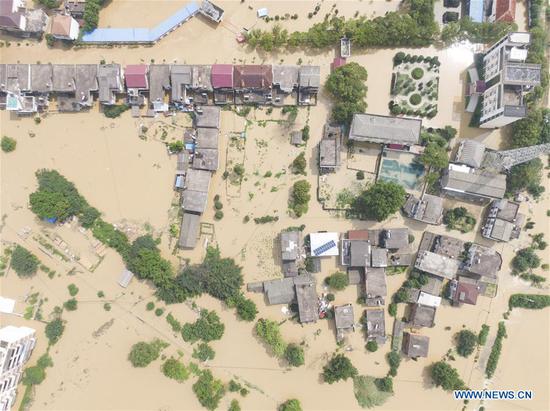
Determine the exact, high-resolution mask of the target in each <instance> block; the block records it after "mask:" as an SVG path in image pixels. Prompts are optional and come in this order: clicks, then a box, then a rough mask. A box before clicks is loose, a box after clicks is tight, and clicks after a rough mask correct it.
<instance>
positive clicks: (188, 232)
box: [178, 212, 201, 249]
mask: <svg viewBox="0 0 550 411" xmlns="http://www.w3.org/2000/svg"><path fill="white" fill-rule="evenodd" d="M200 219H201V217H200V215H199V214H194V213H185V212H184V213H183V218H182V220H181V227H180V237H179V241H178V246H179V247H180V248H188V249H191V248H195V246H196V245H197V239H198V238H199V227H200Z"/></svg>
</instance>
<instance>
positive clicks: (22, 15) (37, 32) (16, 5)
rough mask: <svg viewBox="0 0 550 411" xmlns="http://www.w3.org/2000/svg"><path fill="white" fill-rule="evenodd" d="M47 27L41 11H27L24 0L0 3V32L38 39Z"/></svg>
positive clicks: (10, 0) (45, 17)
mask: <svg viewBox="0 0 550 411" xmlns="http://www.w3.org/2000/svg"><path fill="white" fill-rule="evenodd" d="M47 25H48V15H47V14H46V13H44V11H43V10H42V9H34V10H32V9H27V7H26V2H25V1H24V0H2V1H0V30H2V31H6V32H8V33H10V34H12V35H17V36H21V37H40V36H41V35H42V34H43V33H44V31H45V30H46V27H47Z"/></svg>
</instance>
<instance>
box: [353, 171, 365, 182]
mask: <svg viewBox="0 0 550 411" xmlns="http://www.w3.org/2000/svg"><path fill="white" fill-rule="evenodd" d="M355 178H357V180H364V179H365V172H364V171H361V170H359V171H358V172H357V173H355Z"/></svg>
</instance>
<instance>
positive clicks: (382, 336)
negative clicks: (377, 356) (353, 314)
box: [365, 310, 386, 345]
mask: <svg viewBox="0 0 550 411" xmlns="http://www.w3.org/2000/svg"><path fill="white" fill-rule="evenodd" d="M365 324H366V328H367V341H376V342H377V343H378V345H382V344H384V343H385V342H386V320H385V318H384V310H366V311H365Z"/></svg>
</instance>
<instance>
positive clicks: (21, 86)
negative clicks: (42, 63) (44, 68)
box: [6, 64, 31, 93]
mask: <svg viewBox="0 0 550 411" xmlns="http://www.w3.org/2000/svg"><path fill="white" fill-rule="evenodd" d="M30 88H31V69H30V65H29V64H7V65H6V90H7V91H10V92H12V93H17V92H19V91H28V90H30Z"/></svg>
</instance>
